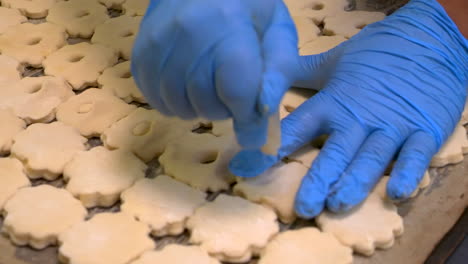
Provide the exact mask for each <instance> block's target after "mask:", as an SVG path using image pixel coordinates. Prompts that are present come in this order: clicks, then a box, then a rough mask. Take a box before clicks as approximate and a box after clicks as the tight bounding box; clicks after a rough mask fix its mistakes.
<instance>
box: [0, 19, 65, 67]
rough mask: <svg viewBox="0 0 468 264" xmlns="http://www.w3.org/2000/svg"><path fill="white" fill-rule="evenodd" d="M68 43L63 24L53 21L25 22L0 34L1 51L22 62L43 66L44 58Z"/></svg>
mask: <svg viewBox="0 0 468 264" xmlns="http://www.w3.org/2000/svg"><path fill="white" fill-rule="evenodd" d="M66 44H67V33H66V32H65V29H64V28H63V27H62V26H59V25H55V24H52V23H47V22H46V23H40V24H31V23H23V24H19V25H16V26H12V27H10V28H8V29H7V30H6V31H5V32H4V33H3V34H2V35H0V51H1V52H2V54H5V55H7V56H10V57H13V58H15V59H16V60H18V61H19V62H20V63H22V64H25V65H31V66H33V67H41V65H42V62H43V61H44V59H45V58H46V57H47V56H48V55H50V54H51V53H52V52H54V51H56V50H58V49H59V48H61V47H63V46H65V45H66Z"/></svg>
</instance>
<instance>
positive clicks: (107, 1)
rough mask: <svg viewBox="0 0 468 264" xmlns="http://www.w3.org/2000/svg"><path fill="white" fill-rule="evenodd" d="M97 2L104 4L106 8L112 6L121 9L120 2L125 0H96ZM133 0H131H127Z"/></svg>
mask: <svg viewBox="0 0 468 264" xmlns="http://www.w3.org/2000/svg"><path fill="white" fill-rule="evenodd" d="M98 1H99V3H101V4H103V5H105V6H106V7H107V8H112V9H117V10H121V9H122V4H123V3H124V2H125V0H98ZM129 1H133V0H129Z"/></svg>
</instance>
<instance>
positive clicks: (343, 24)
mask: <svg viewBox="0 0 468 264" xmlns="http://www.w3.org/2000/svg"><path fill="white" fill-rule="evenodd" d="M384 18H385V14H384V13H381V12H368V11H351V12H341V13H337V14H336V15H334V16H328V17H326V18H325V21H324V23H325V26H324V28H323V32H324V34H325V35H330V36H333V35H340V36H343V37H345V38H351V37H352V36H354V35H356V34H357V33H359V31H361V29H362V28H364V27H365V26H367V25H369V24H372V23H375V22H377V21H380V20H382V19H384Z"/></svg>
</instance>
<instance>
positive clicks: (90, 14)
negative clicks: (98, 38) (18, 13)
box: [14, 0, 131, 38]
mask: <svg viewBox="0 0 468 264" xmlns="http://www.w3.org/2000/svg"><path fill="white" fill-rule="evenodd" d="M14 1H15V0H14ZM130 1H131V0H130ZM107 19H109V16H108V15H107V8H106V7H105V6H103V5H101V4H100V3H98V1H96V0H68V1H66V2H58V3H57V4H55V5H54V6H53V7H52V8H50V10H49V15H48V16H47V21H49V22H52V23H55V24H58V25H62V26H64V27H65V28H66V30H67V32H68V34H69V35H70V36H72V37H77V38H90V37H91V36H92V35H93V33H94V30H95V28H96V27H97V26H98V25H100V24H102V23H104V21H106V20H107Z"/></svg>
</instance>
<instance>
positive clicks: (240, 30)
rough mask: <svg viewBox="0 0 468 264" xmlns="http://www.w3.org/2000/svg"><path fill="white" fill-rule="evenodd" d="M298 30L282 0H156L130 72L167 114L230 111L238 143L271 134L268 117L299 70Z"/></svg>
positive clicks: (210, 115)
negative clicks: (268, 128) (269, 132)
mask: <svg viewBox="0 0 468 264" xmlns="http://www.w3.org/2000/svg"><path fill="white" fill-rule="evenodd" d="M298 59H299V56H298V54H297V33H296V29H295V27H294V23H293V21H292V19H291V18H290V16H289V13H288V10H287V8H286V6H285V5H284V3H283V2H282V1H281V0H223V1H219V0H154V1H151V3H150V6H149V8H148V10H147V12H146V15H145V17H144V18H143V21H142V23H141V27H140V32H139V34H138V36H137V38H136V41H135V45H134V49H133V55H132V73H133V76H134V78H135V80H136V83H137V85H138V86H139V88H140V89H141V90H142V92H143V94H144V95H145V97H146V98H147V99H148V101H149V103H150V104H151V105H152V106H153V107H154V108H156V109H157V110H159V111H160V112H162V113H163V114H166V115H173V116H178V117H180V118H183V119H193V118H197V117H201V118H205V119H209V120H221V119H226V118H230V117H232V118H233V120H234V129H235V131H236V135H237V138H238V141H239V143H240V144H241V145H242V146H243V147H245V148H258V147H260V146H262V145H263V144H264V143H265V142H266V134H267V127H268V117H269V116H270V115H271V114H273V113H274V112H275V111H277V107H278V105H279V101H280V100H281V97H282V96H283V94H284V93H285V91H286V90H287V89H288V88H289V86H290V85H291V84H292V83H293V81H294V80H295V79H296V78H297V76H296V74H297V73H298V70H297V69H295V68H294V66H297V65H299V63H298Z"/></svg>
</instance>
